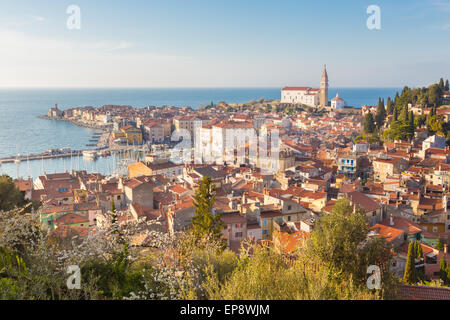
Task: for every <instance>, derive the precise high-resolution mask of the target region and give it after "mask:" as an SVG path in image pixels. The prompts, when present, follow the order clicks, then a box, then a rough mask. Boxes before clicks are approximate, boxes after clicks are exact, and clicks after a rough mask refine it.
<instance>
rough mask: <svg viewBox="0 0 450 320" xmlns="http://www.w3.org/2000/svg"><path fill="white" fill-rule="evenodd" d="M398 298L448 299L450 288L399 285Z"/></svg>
mask: <svg viewBox="0 0 450 320" xmlns="http://www.w3.org/2000/svg"><path fill="white" fill-rule="evenodd" d="M397 299H398V300H450V288H444V287H427V286H411V285H405V284H402V285H399V286H398V291H397Z"/></svg>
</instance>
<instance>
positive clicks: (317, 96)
mask: <svg viewBox="0 0 450 320" xmlns="http://www.w3.org/2000/svg"><path fill="white" fill-rule="evenodd" d="M280 102H281V103H292V104H304V105H307V106H310V107H317V106H319V105H320V106H328V74H327V69H326V66H324V68H323V72H322V78H321V81H320V89H314V88H310V87H284V88H283V89H281V100H280Z"/></svg>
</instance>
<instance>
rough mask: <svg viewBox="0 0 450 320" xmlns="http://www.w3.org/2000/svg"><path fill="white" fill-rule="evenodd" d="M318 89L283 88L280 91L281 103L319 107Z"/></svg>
mask: <svg viewBox="0 0 450 320" xmlns="http://www.w3.org/2000/svg"><path fill="white" fill-rule="evenodd" d="M319 93H320V89H313V88H310V87H285V88H283V89H282V90H281V103H293V104H306V105H307V106H311V107H315V106H318V105H319V98H320V97H319Z"/></svg>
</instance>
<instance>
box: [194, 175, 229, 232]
mask: <svg viewBox="0 0 450 320" xmlns="http://www.w3.org/2000/svg"><path fill="white" fill-rule="evenodd" d="M194 200H195V201H194V206H195V215H194V216H193V217H192V231H193V233H194V235H195V236H196V237H197V238H202V237H204V236H207V235H209V236H211V237H212V238H213V239H220V238H221V237H222V230H223V222H222V220H221V215H220V214H218V213H215V214H213V212H212V209H213V205H214V201H215V195H214V184H213V183H212V181H211V178H210V177H208V176H204V177H203V179H202V180H201V182H200V185H199V187H198V190H197V191H196V192H195V196H194Z"/></svg>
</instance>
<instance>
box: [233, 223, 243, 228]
mask: <svg viewBox="0 0 450 320" xmlns="http://www.w3.org/2000/svg"><path fill="white" fill-rule="evenodd" d="M234 226H235V227H236V228H242V225H241V224H240V223H236V224H235V225H234Z"/></svg>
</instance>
